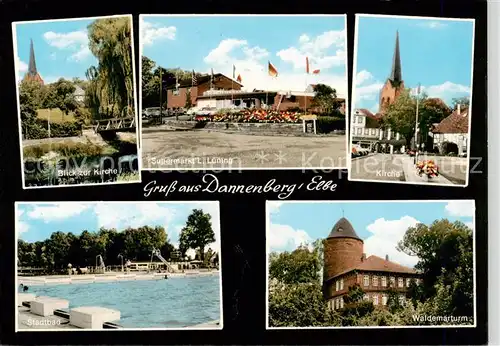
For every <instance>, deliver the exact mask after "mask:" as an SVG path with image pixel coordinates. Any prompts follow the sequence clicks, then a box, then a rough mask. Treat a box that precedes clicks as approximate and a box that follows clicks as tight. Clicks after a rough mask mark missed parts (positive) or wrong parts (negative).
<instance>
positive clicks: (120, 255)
mask: <svg viewBox="0 0 500 346" xmlns="http://www.w3.org/2000/svg"><path fill="white" fill-rule="evenodd" d="M118 257H121V259H122V273H123V255H122V254H119V255H118Z"/></svg>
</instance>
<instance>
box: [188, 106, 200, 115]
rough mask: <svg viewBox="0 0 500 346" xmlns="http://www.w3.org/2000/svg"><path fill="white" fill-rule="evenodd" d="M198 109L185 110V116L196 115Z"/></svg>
mask: <svg viewBox="0 0 500 346" xmlns="http://www.w3.org/2000/svg"><path fill="white" fill-rule="evenodd" d="M199 110H200V109H199V108H198V107H191V108H189V109H188V110H187V112H186V114H187V115H196V113H197V112H198V111H199Z"/></svg>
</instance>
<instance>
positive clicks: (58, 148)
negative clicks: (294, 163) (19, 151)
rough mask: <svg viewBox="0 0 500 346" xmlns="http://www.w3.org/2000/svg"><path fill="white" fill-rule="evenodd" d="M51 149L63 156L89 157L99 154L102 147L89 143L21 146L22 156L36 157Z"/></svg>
mask: <svg viewBox="0 0 500 346" xmlns="http://www.w3.org/2000/svg"><path fill="white" fill-rule="evenodd" d="M51 151H53V152H56V153H58V154H59V155H61V156H64V157H91V156H99V155H101V154H102V151H103V148H102V147H101V146H98V145H95V144H90V143H53V144H51V143H44V144H40V145H32V146H29V147H25V148H23V156H24V158H25V160H26V159H27V158H36V159H38V158H41V157H42V156H44V155H45V154H47V153H49V152H51Z"/></svg>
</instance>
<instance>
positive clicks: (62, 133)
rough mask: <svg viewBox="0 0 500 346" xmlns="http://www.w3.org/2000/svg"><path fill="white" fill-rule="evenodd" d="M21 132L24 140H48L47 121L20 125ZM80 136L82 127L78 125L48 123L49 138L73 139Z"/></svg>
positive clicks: (41, 120)
mask: <svg viewBox="0 0 500 346" xmlns="http://www.w3.org/2000/svg"><path fill="white" fill-rule="evenodd" d="M22 132H23V135H24V138H25V139H44V138H49V131H48V122H47V120H43V119H37V120H36V121H35V122H34V123H32V124H22ZM81 134H82V126H81V125H80V124H79V123H74V122H68V123H50V137H58V138H61V137H75V136H80V135H81Z"/></svg>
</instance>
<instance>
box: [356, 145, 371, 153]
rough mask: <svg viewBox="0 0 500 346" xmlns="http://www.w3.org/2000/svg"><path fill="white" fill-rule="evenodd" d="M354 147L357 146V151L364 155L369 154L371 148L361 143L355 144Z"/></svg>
mask: <svg viewBox="0 0 500 346" xmlns="http://www.w3.org/2000/svg"><path fill="white" fill-rule="evenodd" d="M352 147H353V148H355V149H356V151H357V152H358V153H359V154H360V155H362V156H364V155H368V154H369V153H370V150H368V149H366V148H363V147H362V146H361V145H359V144H354V145H353V146H352Z"/></svg>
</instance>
